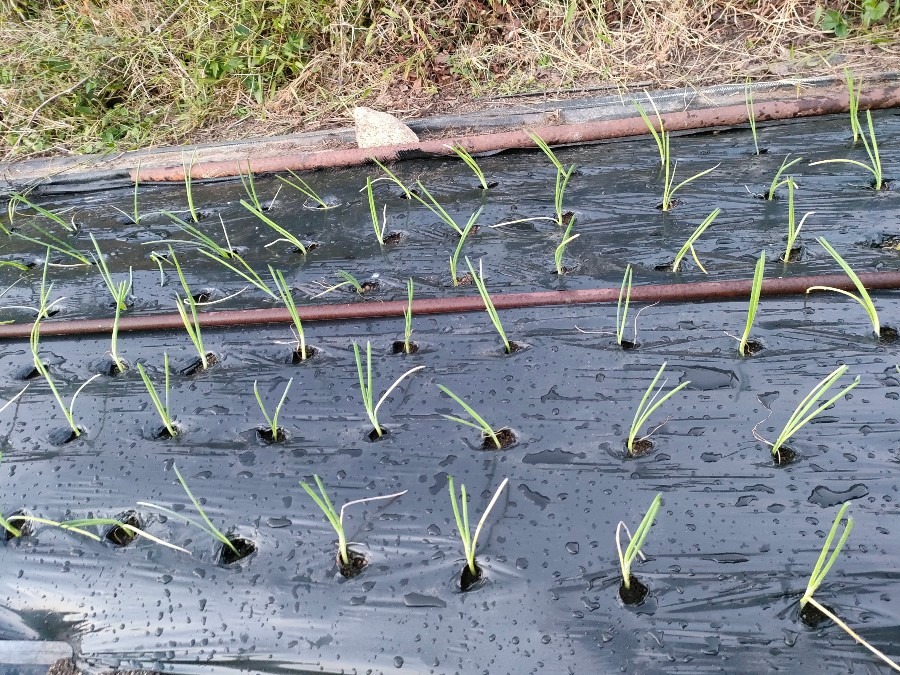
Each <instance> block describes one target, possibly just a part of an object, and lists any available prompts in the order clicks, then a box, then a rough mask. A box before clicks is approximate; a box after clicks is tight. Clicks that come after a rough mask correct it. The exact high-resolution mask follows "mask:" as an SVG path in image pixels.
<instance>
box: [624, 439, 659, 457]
mask: <svg viewBox="0 0 900 675" xmlns="http://www.w3.org/2000/svg"><path fill="white" fill-rule="evenodd" d="M652 450H653V441H651V440H650V439H649V438H639V439H637V440H636V441H635V442H634V443H632V444H631V450H629V449H628V446H627V445H626V446H625V454H626V455H627V456H628V457H643V456H645V455H649V454H650V452H652Z"/></svg>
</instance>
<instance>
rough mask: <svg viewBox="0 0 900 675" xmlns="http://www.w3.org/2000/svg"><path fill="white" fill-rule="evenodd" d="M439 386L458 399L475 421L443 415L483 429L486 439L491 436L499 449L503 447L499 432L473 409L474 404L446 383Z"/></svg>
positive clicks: (453, 420) (452, 420)
mask: <svg viewBox="0 0 900 675" xmlns="http://www.w3.org/2000/svg"><path fill="white" fill-rule="evenodd" d="M437 387H438V389H440V390H441V391H442V392H444V393H445V394H447V396H449V397H450V398H452V399H453V400H454V401H456V402H457V403H458V404H459V405H460V407H461V408H462V409H463V410H465V411H466V412H467V413H468V415H469V417H471V418H472V419H473V420H475V421H474V422H470V421H469V420H466V419H463V418H462V417H457V416H455V415H443V414H442V415H441V417H443V418H444V419H447V420H450V421H451V422H456V423H457V424H462V425H465V426H467V427H472V428H473V429H478V430H479V431H481V435H482V437H483V438H485V439H487V438H490V439H491V440H492V441H493V442H494V445H495V446H496V448H497V449H498V450H500V449H501V448H502V447H503V445H502V443H500V438H499V437H498V436H497V432H496V431H494V429H493V427H492V426H491V425H490V424H488V423H487V422H485V421H484V418H483V417H482V416H481V415H479V414H478V413H477V412H475V410H473V409H472V406H470V405H469V404H468V403H466V402H465V401H463V400H462V399H461V398H460V397H459V396H457V395H456V394H454V393H453V392H452V391H450V390H449V389H447V387H445V386H444V385H442V384H439V385H438V386H437Z"/></svg>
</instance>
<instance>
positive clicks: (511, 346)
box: [503, 340, 528, 354]
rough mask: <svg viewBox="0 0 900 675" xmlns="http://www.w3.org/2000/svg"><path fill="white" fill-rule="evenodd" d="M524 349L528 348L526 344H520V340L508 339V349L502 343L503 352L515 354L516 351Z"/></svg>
mask: <svg viewBox="0 0 900 675" xmlns="http://www.w3.org/2000/svg"><path fill="white" fill-rule="evenodd" d="M526 349H528V345H526V344H522V343H520V342H513V341H512V340H510V341H509V349H507V348H506V346H505V345H504V347H503V352H504V353H506V354H516V353H518V352H524V351H525V350H526Z"/></svg>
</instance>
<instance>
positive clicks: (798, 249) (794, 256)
mask: <svg viewBox="0 0 900 675" xmlns="http://www.w3.org/2000/svg"><path fill="white" fill-rule="evenodd" d="M803 253H804V250H803V247H802V246H794V247H793V248H792V249H791V252H790V253H788V255H787V259H785V256H784V253H782V254H781V255H780V256H778V261H779V262H789V263H792V262H800V261H801V260H803Z"/></svg>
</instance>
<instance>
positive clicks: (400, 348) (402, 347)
mask: <svg viewBox="0 0 900 675" xmlns="http://www.w3.org/2000/svg"><path fill="white" fill-rule="evenodd" d="M417 351H419V345H417V344H416V343H415V342H413V341H412V340H410V341H409V349H408V350H407V349H406V342H405V341H403V340H394V344H392V345H391V354H415V353H416V352H417Z"/></svg>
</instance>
